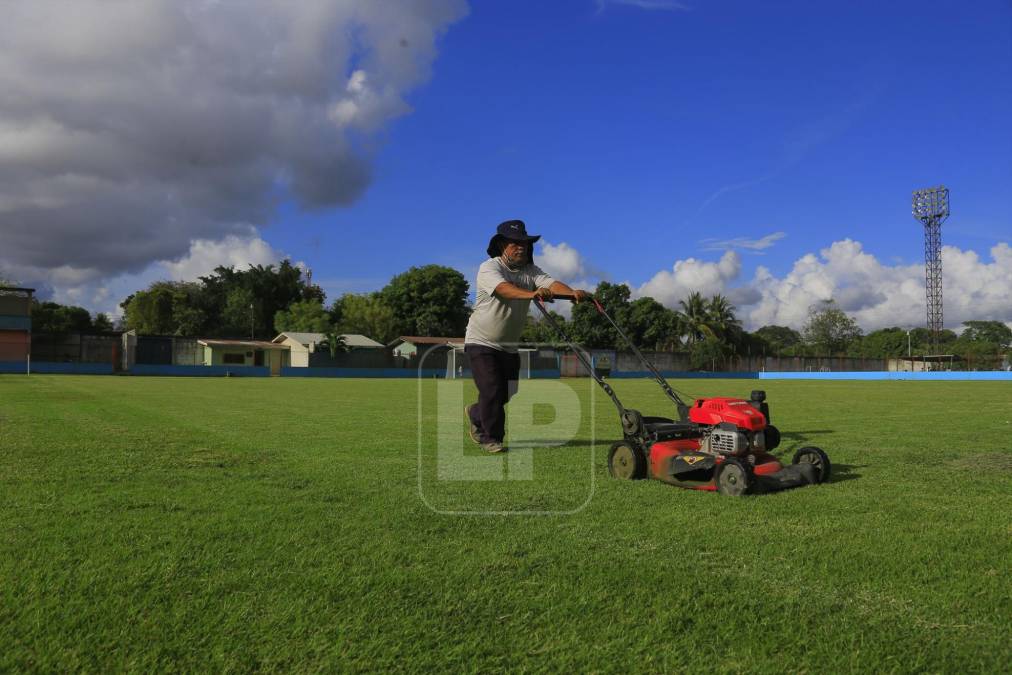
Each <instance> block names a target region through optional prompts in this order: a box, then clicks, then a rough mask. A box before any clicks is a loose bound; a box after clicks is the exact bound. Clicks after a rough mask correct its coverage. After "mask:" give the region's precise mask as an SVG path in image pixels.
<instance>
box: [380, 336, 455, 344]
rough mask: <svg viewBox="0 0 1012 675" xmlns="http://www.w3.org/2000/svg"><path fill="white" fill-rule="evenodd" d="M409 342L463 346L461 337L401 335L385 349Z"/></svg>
mask: <svg viewBox="0 0 1012 675" xmlns="http://www.w3.org/2000/svg"><path fill="white" fill-rule="evenodd" d="M404 342H410V343H412V344H416V345H455V344H461V345H462V344H464V338H462V337H422V336H419V335H402V336H400V337H399V338H397V339H396V340H394V341H393V342H391V343H390V344H388V345H387V347H396V346H397V345H399V344H401V343H404Z"/></svg>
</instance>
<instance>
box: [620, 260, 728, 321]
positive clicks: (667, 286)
mask: <svg viewBox="0 0 1012 675" xmlns="http://www.w3.org/2000/svg"><path fill="white" fill-rule="evenodd" d="M739 274H741V256H739V255H738V253H737V252H735V251H727V252H726V253H724V255H722V256H721V257H720V260H718V261H717V262H706V261H704V260H697V259H696V258H687V259H685V260H678V261H676V262H675V264H674V266H672V268H671V270H670V271H668V270H662V271H660V272H658V273H657V274H655V275H654V276H653V278H651V279H650V281H648V282H646V283H645V284H643V285H642V286H640V287H639V288H636V289H634V290H633V294H634V295H635V296H636V297H643V296H645V295H649V296H650V297H652V298H654V299H655V300H657V301H658V302H660V303H661V304H663V305H665V306H667V307H672V308H674V307H677V306H678V301H679V300H682V299H684V298H685V297H687V296H688V295H689V293H691V292H692V291H699V292H700V293H702V294H703V295H707V296H708V295H713V294H714V293H726V291H727V288H728V287H729V286H730V285H731V283H732V282H733V281H735V280H736V279H737V278H738V275H739Z"/></svg>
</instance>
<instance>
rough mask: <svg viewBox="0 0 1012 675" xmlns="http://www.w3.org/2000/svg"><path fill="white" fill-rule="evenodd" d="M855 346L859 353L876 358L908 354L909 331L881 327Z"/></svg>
mask: <svg viewBox="0 0 1012 675" xmlns="http://www.w3.org/2000/svg"><path fill="white" fill-rule="evenodd" d="M911 337H912V336H911ZM912 342H913V340H911V343H912ZM855 346H856V347H857V351H858V353H859V355H861V356H867V357H871V358H876V359H889V358H898V357H900V356H906V354H907V332H906V331H905V330H903V329H902V328H895V327H893V328H881V329H879V330H874V331H872V332H870V333H868V334H867V335H865V336H864V337H863V338H862V339H861V340H860V341H859V343H858V342H855Z"/></svg>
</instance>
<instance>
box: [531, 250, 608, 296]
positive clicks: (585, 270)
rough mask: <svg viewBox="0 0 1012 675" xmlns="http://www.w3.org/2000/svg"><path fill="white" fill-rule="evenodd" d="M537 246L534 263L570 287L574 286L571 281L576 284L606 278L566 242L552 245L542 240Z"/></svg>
mask: <svg viewBox="0 0 1012 675" xmlns="http://www.w3.org/2000/svg"><path fill="white" fill-rule="evenodd" d="M536 246H537V250H536V251H535V253H534V261H535V262H536V263H537V265H538V267H540V268H541V269H543V270H544V271H546V272H548V273H549V274H551V275H552V276H553V277H555V278H556V279H559V280H560V281H564V282H566V283H567V284H569V285H572V284H571V283H570V281H572V282H573V283H575V282H576V281H577V280H583V281H586V280H588V279H591V278H594V279H598V280H600V279H602V278H604V276H605V275H604V274H603V273H602V272H601V271H600V270H598V269H597V268H596V267H594V266H593V265H591V264H590V263H589V262H588V261H587V260H586V258H584V257H583V255H582V254H581V253H580V252H579V251H577V250H576V249H575V248H573V247H572V246H570V245H569V244H567V243H566V242H561V243H559V244H551V243H549V242H548V241H546V240H544V239H542V240H541V241H539V242H538V243H537V244H536Z"/></svg>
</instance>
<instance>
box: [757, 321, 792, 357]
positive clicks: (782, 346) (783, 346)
mask: <svg viewBox="0 0 1012 675" xmlns="http://www.w3.org/2000/svg"><path fill="white" fill-rule="evenodd" d="M753 335H756V336H758V337H759V338H760V339H762V340H763V341H764V342H765V343H766V345H767V347H768V350H767V351H769V352H770V353H772V354H780V353H781V352H783V351H786V350H787V349H790V348H791V347H795V346H797V345H799V344H801V333H799V332H798V331H796V330H794V329H793V328H790V327H788V326H763V327H762V328H760V329H759V330H757V331H756V332H755V333H753Z"/></svg>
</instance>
